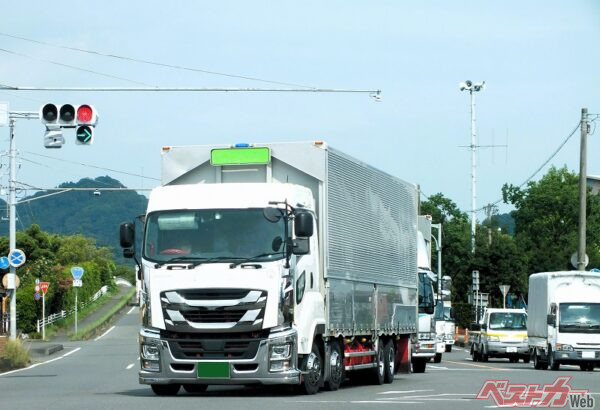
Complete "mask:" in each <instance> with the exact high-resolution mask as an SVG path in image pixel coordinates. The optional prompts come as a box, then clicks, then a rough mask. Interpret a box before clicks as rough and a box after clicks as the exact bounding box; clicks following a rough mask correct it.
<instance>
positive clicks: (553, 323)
mask: <svg viewBox="0 0 600 410" xmlns="http://www.w3.org/2000/svg"><path fill="white" fill-rule="evenodd" d="M546 323H547V324H549V325H550V326H556V316H555V315H548V316H547V318H546Z"/></svg>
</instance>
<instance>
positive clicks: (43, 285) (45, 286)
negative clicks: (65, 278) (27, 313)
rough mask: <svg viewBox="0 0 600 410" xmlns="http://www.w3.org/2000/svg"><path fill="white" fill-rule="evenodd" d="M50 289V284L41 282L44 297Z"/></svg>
mask: <svg viewBox="0 0 600 410" xmlns="http://www.w3.org/2000/svg"><path fill="white" fill-rule="evenodd" d="M49 287H50V282H40V289H42V292H44V295H45V294H46V292H48V288H49Z"/></svg>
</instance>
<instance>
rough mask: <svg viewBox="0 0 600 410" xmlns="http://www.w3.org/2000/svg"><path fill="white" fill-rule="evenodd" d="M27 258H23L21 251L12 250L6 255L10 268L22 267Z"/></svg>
mask: <svg viewBox="0 0 600 410" xmlns="http://www.w3.org/2000/svg"><path fill="white" fill-rule="evenodd" d="M26 260H27V258H26V257H25V252H23V251H22V250H21V249H13V250H12V251H10V253H9V254H8V262H9V263H10V266H13V267H15V268H18V267H19V266H23V264H24V263H25V261H26Z"/></svg>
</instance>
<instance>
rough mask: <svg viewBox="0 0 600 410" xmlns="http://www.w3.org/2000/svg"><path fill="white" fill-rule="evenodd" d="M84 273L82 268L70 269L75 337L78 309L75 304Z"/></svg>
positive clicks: (74, 267)
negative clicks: (73, 299) (73, 294)
mask: <svg viewBox="0 0 600 410" xmlns="http://www.w3.org/2000/svg"><path fill="white" fill-rule="evenodd" d="M84 272H85V270H84V269H83V268H82V267H79V266H73V267H72V268H71V276H73V287H74V288H75V337H77V312H78V309H79V307H78V306H77V305H78V302H77V297H78V295H77V293H78V290H79V288H80V287H82V286H83V282H82V281H81V278H82V277H83V273H84Z"/></svg>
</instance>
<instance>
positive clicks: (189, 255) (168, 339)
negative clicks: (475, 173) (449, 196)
mask: <svg viewBox="0 0 600 410" xmlns="http://www.w3.org/2000/svg"><path fill="white" fill-rule="evenodd" d="M161 185H162V186H160V187H158V188H155V189H154V190H153V191H152V192H151V194H150V198H149V202H148V209H147V213H146V215H145V217H144V221H143V227H141V229H139V228H138V229H137V232H136V226H135V224H133V223H124V224H122V225H121V227H120V236H121V246H122V247H123V248H124V255H125V256H128V257H135V259H136V262H137V264H138V265H139V268H140V269H139V275H140V279H141V297H140V299H141V301H140V310H141V317H142V323H141V329H140V333H139V346H140V364H141V369H140V371H139V381H140V383H143V384H149V385H151V387H152V390H153V391H154V393H155V394H157V395H174V394H177V392H178V391H179V390H180V388H181V387H182V386H183V388H184V389H185V390H186V391H188V392H202V391H204V390H206V388H207V386H208V385H212V384H281V385H284V384H287V385H297V386H299V387H300V388H301V389H302V390H303V391H304V392H305V393H307V394H313V393H316V392H317V391H319V390H320V389H322V388H325V389H328V390H336V389H337V388H338V387H339V386H340V383H342V381H343V380H344V375H345V373H347V372H359V371H361V372H366V374H364V375H363V377H362V380H364V381H372V382H374V383H377V384H381V383H384V382H385V383H392V382H393V380H394V373H396V371H397V370H402V371H410V364H411V346H413V345H416V344H417V246H416V240H417V189H416V186H415V185H414V184H410V183H407V182H405V181H403V180H401V179H399V178H396V177H393V176H391V175H388V174H386V173H384V172H382V171H379V170H378V169H376V168H374V167H372V166H370V165H367V164H365V163H363V162H361V161H358V160H356V159H354V158H352V157H350V156H348V155H346V154H344V153H342V152H340V151H337V150H335V149H333V148H331V147H329V146H328V145H327V144H326V143H324V142H322V141H315V142H299V143H267V144H236V145H220V146H184V147H165V148H163V156H162V184H161ZM136 236H137V238H138V239H139V241H136V240H135V239H136ZM137 242H141V245H140V247H139V249H138V248H137V247H136V246H135V244H136V243H137Z"/></svg>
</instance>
